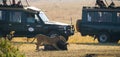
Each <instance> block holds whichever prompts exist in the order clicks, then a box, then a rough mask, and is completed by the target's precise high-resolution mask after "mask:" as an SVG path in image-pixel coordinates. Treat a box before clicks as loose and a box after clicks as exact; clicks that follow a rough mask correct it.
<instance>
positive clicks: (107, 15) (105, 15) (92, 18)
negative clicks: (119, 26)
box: [87, 12, 112, 22]
mask: <svg viewBox="0 0 120 57" xmlns="http://www.w3.org/2000/svg"><path fill="white" fill-rule="evenodd" d="M87 21H88V22H112V12H88V14H87Z"/></svg>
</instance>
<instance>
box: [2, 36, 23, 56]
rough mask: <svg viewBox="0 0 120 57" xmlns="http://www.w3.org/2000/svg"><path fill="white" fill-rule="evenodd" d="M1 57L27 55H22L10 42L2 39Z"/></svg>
mask: <svg viewBox="0 0 120 57" xmlns="http://www.w3.org/2000/svg"><path fill="white" fill-rule="evenodd" d="M0 57H25V54H21V53H20V52H19V49H18V48H15V47H14V46H12V44H11V43H10V41H8V40H5V39H3V38H1V39H0Z"/></svg>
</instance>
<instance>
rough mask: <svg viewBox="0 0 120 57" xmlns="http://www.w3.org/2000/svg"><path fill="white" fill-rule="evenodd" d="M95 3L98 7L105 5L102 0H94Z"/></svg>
mask: <svg viewBox="0 0 120 57" xmlns="http://www.w3.org/2000/svg"><path fill="white" fill-rule="evenodd" d="M96 5H98V6H99V7H100V8H105V7H106V5H105V3H104V2H103V0H96Z"/></svg>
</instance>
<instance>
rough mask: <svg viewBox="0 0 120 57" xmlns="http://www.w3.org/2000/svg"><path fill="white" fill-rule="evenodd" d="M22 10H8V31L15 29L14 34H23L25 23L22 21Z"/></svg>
mask: <svg viewBox="0 0 120 57" xmlns="http://www.w3.org/2000/svg"><path fill="white" fill-rule="evenodd" d="M22 16H23V12H21V11H10V12H9V23H8V26H9V28H10V31H15V36H23V35H24V33H25V32H24V30H25V28H24V27H25V24H24V23H22V19H23V17H22Z"/></svg>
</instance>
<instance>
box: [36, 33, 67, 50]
mask: <svg viewBox="0 0 120 57" xmlns="http://www.w3.org/2000/svg"><path fill="white" fill-rule="evenodd" d="M35 38H37V43H36V45H37V46H36V50H39V46H40V45H52V46H53V47H55V48H56V49H57V50H61V49H60V48H59V47H58V46H57V42H58V41H59V40H62V41H64V42H66V39H65V38H64V37H63V36H56V37H54V38H50V37H48V36H46V35H42V34H38V35H36V36H35Z"/></svg>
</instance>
